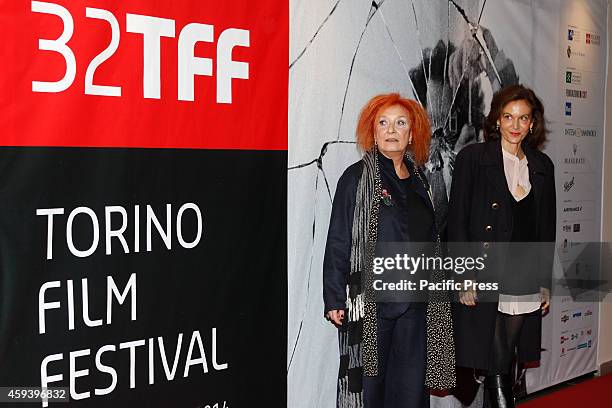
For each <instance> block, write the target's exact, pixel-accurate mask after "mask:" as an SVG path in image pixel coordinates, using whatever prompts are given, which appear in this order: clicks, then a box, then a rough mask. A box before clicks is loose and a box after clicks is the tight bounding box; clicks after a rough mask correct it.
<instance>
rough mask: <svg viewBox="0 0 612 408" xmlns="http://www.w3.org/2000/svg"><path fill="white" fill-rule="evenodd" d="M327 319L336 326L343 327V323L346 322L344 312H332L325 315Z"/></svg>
mask: <svg viewBox="0 0 612 408" xmlns="http://www.w3.org/2000/svg"><path fill="white" fill-rule="evenodd" d="M325 318H326V319H327V320H329V321H330V322H332V323H333V324H335V325H336V326H342V321H343V320H344V310H343V309H338V310H330V311H329V312H327V314H326V315H325Z"/></svg>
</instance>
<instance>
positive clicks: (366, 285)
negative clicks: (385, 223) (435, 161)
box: [338, 148, 455, 407]
mask: <svg viewBox="0 0 612 408" xmlns="http://www.w3.org/2000/svg"><path fill="white" fill-rule="evenodd" d="M378 154H379V153H378V150H377V148H374V150H373V151H372V152H367V153H366V154H365V155H364V156H363V159H362V161H363V172H362V174H361V178H360V180H359V184H358V185H357V196H356V201H355V212H354V215H353V230H352V233H351V243H352V246H351V274H350V277H349V285H348V288H347V290H348V296H347V298H348V300H347V309H348V316H347V323H346V326H347V327H346V328H345V329H344V330H342V331H341V332H340V372H339V376H338V406H339V407H362V406H363V393H362V391H363V387H362V377H363V375H366V376H369V377H370V376H376V375H378V352H377V338H376V331H377V325H376V302H375V299H374V290H373V285H372V284H373V274H372V273H370V271H372V264H373V259H374V256H375V250H376V242H377V241H378V215H379V206H380V200H381V197H382V185H381V180H380V168H379V163H378ZM406 159H407V160H408V161H409V163H410V164H411V167H412V168H413V175H415V176H416V177H417V178H418V179H419V180H420V181H421V183H422V184H423V187H424V188H425V190H426V191H428V192H429V198H430V200H431V201H432V205H433V199H432V196H431V190H430V188H429V186H428V184H427V183H426V182H425V180H424V178H423V176H422V175H421V172H420V170H419V169H418V167H417V166H416V165H415V164H414V161H413V160H412V158H411V157H410V155H409V154H406ZM434 242H435V243H436V245H435V248H436V251H435V254H436V255H437V256H439V255H440V254H441V246H440V235H439V233H438V230H437V228H436V231H435V236H434ZM362 272H366V273H363V274H362ZM362 276H363V277H364V278H365V282H363V284H362V282H361V277H362ZM444 278H445V275H444V273H443V272H442V271H435V272H432V274H431V277H430V280H431V281H432V282H439V281H442V280H443V279H444ZM425 385H426V386H427V387H429V388H431V389H438V390H442V389H449V388H453V387H454V386H455V344H454V341H453V331H452V320H451V311H450V296H449V294H448V293H447V292H429V303H428V305H427V370H426V376H425Z"/></svg>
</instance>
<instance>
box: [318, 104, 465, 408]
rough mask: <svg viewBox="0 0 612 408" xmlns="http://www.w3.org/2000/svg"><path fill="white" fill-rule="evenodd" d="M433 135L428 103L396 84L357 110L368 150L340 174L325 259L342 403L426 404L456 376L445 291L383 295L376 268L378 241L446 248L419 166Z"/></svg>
mask: <svg viewBox="0 0 612 408" xmlns="http://www.w3.org/2000/svg"><path fill="white" fill-rule="evenodd" d="M430 138H431V130H430V125H429V119H428V116H427V113H426V112H425V110H424V109H423V108H422V107H421V105H420V104H418V103H417V102H415V101H413V100H409V99H405V98H402V97H401V96H400V95H399V94H397V93H391V94H385V95H378V96H375V97H374V98H372V99H371V100H370V101H369V102H368V103H367V104H366V105H365V107H364V108H363V109H362V111H361V114H360V116H359V122H358V124H357V144H358V145H359V147H360V148H361V149H362V150H363V151H364V156H363V158H362V159H361V160H360V161H358V162H357V163H354V164H353V165H351V166H350V167H348V168H347V169H346V170H345V172H344V174H343V175H342V176H341V177H340V180H339V181H338V186H337V188H336V193H335V196H334V202H333V206H332V214H331V219H330V224H329V231H328V235H327V245H326V248H325V258H324V264H323V298H324V303H325V316H326V318H327V319H328V320H330V321H331V322H332V323H333V324H334V325H336V326H337V327H338V328H339V343H340V372H339V378H338V404H337V405H338V406H339V407H361V406H365V407H386V408H389V407H400V406H401V407H414V408H421V407H427V406H429V394H428V391H427V388H428V387H429V388H435V389H448V388H452V387H453V386H454V384H455V375H454V344H453V340H452V324H451V316H450V304H449V302H448V300H447V299H446V297H445V296H444V294H443V293H437V297H435V296H436V295H434V297H435V299H432V293H430V294H429V300H430V301H429V302H414V301H407V300H406V299H402V300H403V301H401V302H377V301H376V299H375V298H374V294H373V289H372V281H371V280H370V278H369V277H371V276H372V267H373V258H374V253H373V248H375V247H376V244H377V243H378V242H409V241H410V242H415V243H417V242H418V243H427V242H429V243H433V247H435V249H436V251H438V253H439V250H440V244H439V243H440V238H439V234H438V229H437V227H436V224H435V214H434V207H433V200H432V196H431V189H430V188H429V185H428V183H427V180H426V179H425V176H424V174H423V170H422V168H421V166H422V165H423V164H424V163H425V162H426V161H427V159H428V155H429V142H430ZM419 255H420V254H419ZM362 272H365V274H364V275H363V276H364V277H365V282H363V283H362ZM434 275H435V274H434ZM431 279H441V277H440V276H431ZM432 300H435V301H432ZM434 348H435V350H434Z"/></svg>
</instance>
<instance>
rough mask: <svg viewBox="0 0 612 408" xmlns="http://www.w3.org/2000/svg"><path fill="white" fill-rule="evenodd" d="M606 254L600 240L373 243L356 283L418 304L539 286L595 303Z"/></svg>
mask: <svg viewBox="0 0 612 408" xmlns="http://www.w3.org/2000/svg"><path fill="white" fill-rule="evenodd" d="M611 254H612V251H611V245H610V243H601V242H598V243H597V242H596V243H593V242H591V243H575V242H573V243H568V242H567V241H564V242H562V243H541V242H496V243H490V242H469V243H447V244H444V245H443V246H442V247H436V246H435V245H434V244H432V243H429V242H426V243H408V242H393V243H378V245H377V246H376V251H375V254H374V257H373V258H372V263H371V268H370V269H369V270H367V271H364V273H363V274H362V282H365V283H366V285H367V286H370V288H371V289H372V291H371V293H373V296H374V300H375V301H377V302H424V301H427V299H428V293H429V292H431V291H446V292H449V293H451V295H452V297H451V298H452V299H455V300H456V299H458V294H459V292H460V291H465V290H474V291H476V293H477V294H478V299H479V301H481V302H488V301H490V302H497V301H498V299H499V295H500V294H504V295H515V296H520V295H529V294H534V293H538V292H539V291H540V288H548V289H551V291H552V293H553V296H571V297H572V299H574V300H577V301H601V300H603V299H604V298H605V297H606V295H607V294H608V293H610V291H611V285H610V282H611V281H612V279H610V278H611V276H610V275H611V274H612V255H611ZM611 297H612V296H611ZM518 299H520V297H519V298H518Z"/></svg>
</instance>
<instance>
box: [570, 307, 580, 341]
mask: <svg viewBox="0 0 612 408" xmlns="http://www.w3.org/2000/svg"><path fill="white" fill-rule="evenodd" d="M580 316H582V312H575V313H573V314H572V319H576V318H578V317H580ZM576 337H578V334H576ZM573 338H574V335H572V339H573Z"/></svg>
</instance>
